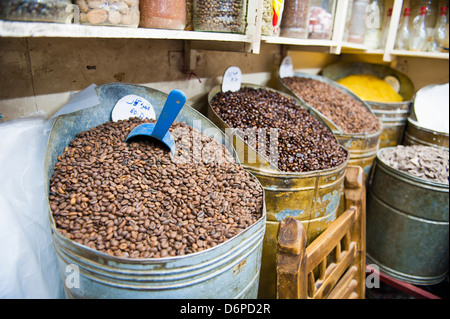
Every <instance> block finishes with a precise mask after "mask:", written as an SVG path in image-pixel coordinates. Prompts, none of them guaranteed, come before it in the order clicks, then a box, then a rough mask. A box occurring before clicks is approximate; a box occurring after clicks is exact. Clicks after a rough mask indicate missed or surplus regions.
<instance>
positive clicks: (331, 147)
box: [208, 84, 348, 298]
mask: <svg viewBox="0 0 450 319" xmlns="http://www.w3.org/2000/svg"><path fill="white" fill-rule="evenodd" d="M208 101H209V104H208V117H209V118H210V119H211V120H212V121H213V122H214V123H215V124H216V125H217V126H218V127H219V128H221V129H222V130H224V131H225V132H226V131H227V129H240V130H241V131H243V132H246V134H247V138H246V136H245V134H243V135H241V134H239V132H236V134H235V135H234V136H233V138H235V140H234V145H237V146H236V151H237V153H238V156H240V159H241V163H242V165H243V166H244V168H245V169H246V170H248V171H249V172H251V173H252V174H253V175H255V176H256V177H257V178H258V179H259V180H260V182H261V184H262V185H263V188H264V191H265V197H266V209H267V230H266V235H265V238H264V245H263V259H262V265H261V273H262V277H261V280H260V289H259V297H260V298H275V292H276V288H275V283H276V278H275V276H276V272H275V267H276V265H275V253H276V241H275V237H276V233H277V231H278V228H279V223H280V222H281V221H282V220H283V219H284V218H286V217H288V216H291V217H293V218H295V219H296V220H299V221H301V223H302V224H303V225H304V227H305V229H307V237H308V239H307V240H308V242H311V241H312V240H314V239H315V238H316V237H317V236H318V235H320V233H322V232H323V231H324V230H325V229H327V227H328V226H329V225H330V224H331V223H332V222H333V221H334V220H335V218H336V216H337V212H338V210H339V208H340V207H341V202H340V201H341V195H342V190H343V181H344V175H345V168H346V166H347V162H348V153H347V151H346V150H345V149H344V148H343V147H342V146H340V145H339V143H338V142H337V141H336V138H335V137H334V136H333V134H332V133H331V131H330V130H329V128H328V127H327V126H326V124H325V123H324V122H323V121H321V119H320V118H318V117H317V115H315V114H314V113H313V112H310V111H308V110H307V109H306V108H304V107H303V105H302V104H301V103H300V102H299V101H298V100H296V99H294V98H293V97H291V96H289V95H287V94H286V93H282V92H279V91H277V90H274V89H270V88H268V87H261V86H257V85H252V84H241V88H240V89H239V90H238V91H235V92H231V91H228V92H222V91H221V87H220V86H218V87H215V88H213V89H212V90H211V91H210V93H209V96H208ZM246 129H248V130H247V131H246ZM260 129H265V130H263V131H262V132H263V134H264V135H263V136H262V138H261V136H259V135H258V137H257V138H256V141H258V144H255V143H253V142H252V141H255V140H254V139H253V138H249V137H251V132H252V131H253V132H256V133H258V132H261V131H258V130H260ZM270 129H275V131H277V132H278V133H279V135H278V136H277V137H276V141H275V142H276V143H275V145H276V149H275V152H278V155H279V156H278V161H277V162H273V163H272V164H274V165H273V166H277V167H278V169H273V168H272V167H268V166H264V165H261V164H260V162H257V161H251V159H252V158H255V156H252V155H249V154H251V153H252V152H256V155H257V156H262V157H265V158H266V159H267V160H268V161H270V160H271V158H270V155H271V154H273V152H274V150H273V148H272V149H271V148H270V147H269V145H273V143H274V141H273V138H274V135H270V131H271V130H270ZM249 130H250V131H249ZM266 133H267V134H266ZM258 134H259V133H258ZM262 140H265V141H266V143H265V145H266V146H267V147H266V148H262V147H261V144H264V143H263V142H262ZM241 142H242V143H244V146H246V148H245V149H244V152H242V153H243V154H242V153H241V152H240V149H239V147H238V146H239V145H240V143H241ZM270 152H271V153H270ZM241 154H242V155H241ZM276 164H278V165H276Z"/></svg>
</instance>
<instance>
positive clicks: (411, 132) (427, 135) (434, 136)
mask: <svg viewBox="0 0 450 319" xmlns="http://www.w3.org/2000/svg"><path fill="white" fill-rule="evenodd" d="M403 145H426V146H434V147H440V148H447V149H448V134H447V133H442V132H437V131H433V130H430V129H427V128H424V127H421V126H420V125H419V123H418V122H417V121H415V120H414V119H413V118H411V117H409V118H408V122H407V125H406V132H405V138H404V140H403Z"/></svg>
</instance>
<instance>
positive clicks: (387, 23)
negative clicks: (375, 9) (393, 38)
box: [380, 8, 392, 48]
mask: <svg viewBox="0 0 450 319" xmlns="http://www.w3.org/2000/svg"><path fill="white" fill-rule="evenodd" d="M391 18H392V8H389V10H388V13H387V16H386V20H385V21H384V26H383V29H382V30H381V40H380V47H383V48H384V47H385V46H386V40H387V36H388V33H389V27H390V26H391Z"/></svg>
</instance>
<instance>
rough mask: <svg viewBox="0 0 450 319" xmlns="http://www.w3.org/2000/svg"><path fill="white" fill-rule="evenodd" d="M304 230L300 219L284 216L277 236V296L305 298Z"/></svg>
mask: <svg viewBox="0 0 450 319" xmlns="http://www.w3.org/2000/svg"><path fill="white" fill-rule="evenodd" d="M305 247H306V232H305V229H304V228H303V226H302V224H301V222H300V221H298V220H295V219H293V218H286V219H284V220H283V221H282V222H281V223H280V229H279V234H278V236H277V254H276V260H277V298H278V299H306V298H307V288H306V287H307V282H306V281H307V275H306V267H305V263H306V256H305Z"/></svg>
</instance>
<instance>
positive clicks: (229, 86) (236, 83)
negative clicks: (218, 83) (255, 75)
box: [222, 66, 242, 92]
mask: <svg viewBox="0 0 450 319" xmlns="http://www.w3.org/2000/svg"><path fill="white" fill-rule="evenodd" d="M241 82H242V72H241V69H239V68H238V67H237V66H230V67H229V68H228V69H227V70H226V71H225V74H224V75H223V81H222V92H227V91H231V92H236V91H238V90H239V89H240V88H241Z"/></svg>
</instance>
